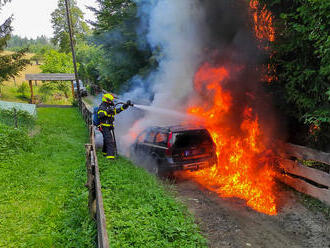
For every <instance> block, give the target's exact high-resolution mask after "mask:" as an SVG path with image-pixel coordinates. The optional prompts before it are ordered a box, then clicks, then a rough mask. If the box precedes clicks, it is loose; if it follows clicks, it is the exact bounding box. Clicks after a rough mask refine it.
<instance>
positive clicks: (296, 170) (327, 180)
mask: <svg viewBox="0 0 330 248" xmlns="http://www.w3.org/2000/svg"><path fill="white" fill-rule="evenodd" d="M280 166H281V167H282V168H283V169H284V170H285V171H286V172H288V173H291V174H294V175H297V176H301V177H304V178H307V179H309V180H312V181H314V182H316V183H318V184H321V185H324V186H327V187H329V188H330V174H328V173H326V172H323V171H320V170H317V169H313V168H309V167H307V166H304V165H302V164H300V163H298V162H294V161H292V160H289V159H281V161H280Z"/></svg>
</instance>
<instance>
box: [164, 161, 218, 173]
mask: <svg viewBox="0 0 330 248" xmlns="http://www.w3.org/2000/svg"><path fill="white" fill-rule="evenodd" d="M216 161H217V160H216V159H215V158H206V159H200V160H196V161H185V162H174V161H173V160H172V159H168V161H167V168H168V169H169V170H171V171H177V170H190V171H195V170H200V169H204V168H209V167H212V166H213V165H214V164H215V163H216Z"/></svg>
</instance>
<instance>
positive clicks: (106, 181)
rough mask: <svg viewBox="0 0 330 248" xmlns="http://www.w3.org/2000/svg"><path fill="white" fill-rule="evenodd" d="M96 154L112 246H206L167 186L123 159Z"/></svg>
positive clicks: (184, 209) (194, 225)
mask: <svg viewBox="0 0 330 248" xmlns="http://www.w3.org/2000/svg"><path fill="white" fill-rule="evenodd" d="M98 157H99V164H100V173H101V184H102V193H103V198H104V207H105V214H106V218H107V229H108V234H109V240H110V245H111V247H118V248H119V247H120V248H124V247H143V248H148V247H155V248H156V247H157V248H158V247H180V248H181V247H207V246H206V240H205V239H204V238H203V237H202V235H201V234H200V232H199V229H198V227H197V225H196V224H194V220H193V218H192V216H191V215H190V214H189V213H188V211H187V209H186V208H185V207H184V206H183V205H182V204H181V203H179V202H177V201H176V200H175V199H174V197H173V195H172V194H171V193H169V192H168V189H167V187H168V186H166V187H165V186H164V185H163V184H162V183H161V182H160V181H158V179H156V178H155V177H154V176H152V175H150V174H148V173H147V172H146V171H145V170H143V169H141V168H137V167H136V166H134V165H133V164H132V163H131V162H129V161H128V160H126V159H124V158H118V159H117V160H116V161H115V162H112V163H111V164H110V162H109V161H106V160H105V159H104V158H103V157H102V156H101V155H99V156H98Z"/></svg>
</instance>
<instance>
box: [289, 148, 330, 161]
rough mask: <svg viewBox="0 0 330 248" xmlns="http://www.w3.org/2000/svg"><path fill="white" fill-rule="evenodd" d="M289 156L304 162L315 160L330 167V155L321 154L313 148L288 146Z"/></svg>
mask: <svg viewBox="0 0 330 248" xmlns="http://www.w3.org/2000/svg"><path fill="white" fill-rule="evenodd" d="M286 152H287V154H289V155H291V156H294V157H296V158H299V159H304V160H315V161H318V162H321V163H324V164H328V165H330V153H326V152H321V151H317V150H314V149H312V148H308V147H304V146H298V145H294V144H287V145H286Z"/></svg>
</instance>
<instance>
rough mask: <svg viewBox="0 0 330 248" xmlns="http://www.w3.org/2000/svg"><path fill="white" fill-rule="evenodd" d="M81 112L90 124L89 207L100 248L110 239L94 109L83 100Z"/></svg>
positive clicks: (88, 154) (105, 245) (106, 246)
mask: <svg viewBox="0 0 330 248" xmlns="http://www.w3.org/2000/svg"><path fill="white" fill-rule="evenodd" d="M81 113H82V115H83V118H84V120H85V121H86V123H87V124H88V125H89V134H90V144H86V145H85V148H86V169H87V183H86V187H87V188H88V192H89V195H88V207H89V211H90V214H91V216H92V217H93V218H94V219H96V224H97V241H98V242H97V244H98V248H108V247H109V239H108V233H107V228H106V218H105V214H104V206H103V198H102V191H101V180H100V171H99V166H98V160H97V155H96V147H95V130H94V127H93V126H92V125H91V124H92V111H91V108H90V107H89V106H87V104H86V103H85V102H84V101H83V102H82V105H81Z"/></svg>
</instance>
